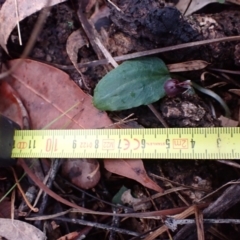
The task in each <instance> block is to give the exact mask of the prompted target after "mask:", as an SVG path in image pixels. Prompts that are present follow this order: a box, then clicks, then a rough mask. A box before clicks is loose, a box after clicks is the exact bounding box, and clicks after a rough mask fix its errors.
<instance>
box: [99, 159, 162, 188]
mask: <svg viewBox="0 0 240 240" xmlns="http://www.w3.org/2000/svg"><path fill="white" fill-rule="evenodd" d="M104 166H105V168H106V169H107V170H108V171H109V172H112V173H116V174H118V175H121V176H125V177H127V178H131V179H133V180H135V181H138V182H140V183H141V184H142V185H143V186H145V187H148V188H151V189H153V190H155V191H157V192H163V190H162V188H160V187H159V186H158V185H157V184H156V183H155V182H153V181H152V180H151V179H150V178H149V177H148V175H147V173H146V171H145V168H144V166H143V162H142V161H139V160H138V159H137V160H135V159H132V160H127V161H126V160H122V159H118V160H114V159H105V160H104Z"/></svg>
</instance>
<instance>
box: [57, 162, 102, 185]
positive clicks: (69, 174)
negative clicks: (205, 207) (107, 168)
mask: <svg viewBox="0 0 240 240" xmlns="http://www.w3.org/2000/svg"><path fill="white" fill-rule="evenodd" d="M62 174H63V175H64V176H65V177H66V178H68V179H69V180H70V181H71V182H72V183H73V184H74V185H76V186H78V187H80V188H83V189H89V188H93V187H95V186H96V185H97V184H98V182H99V180H100V177H101V175H100V170H99V163H98V161H97V160H96V159H69V160H67V161H66V162H64V163H63V165H62Z"/></svg>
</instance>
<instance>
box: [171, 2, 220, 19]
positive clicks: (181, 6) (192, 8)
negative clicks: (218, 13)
mask: <svg viewBox="0 0 240 240" xmlns="http://www.w3.org/2000/svg"><path fill="white" fill-rule="evenodd" d="M189 2H191V4H190V5H189ZM214 2H218V1H217V0H180V1H178V3H177V4H176V6H175V7H176V8H177V9H178V10H179V11H180V12H181V13H185V11H186V10H187V12H186V13H185V16H188V15H191V14H192V13H194V12H196V11H197V10H200V9H201V8H203V7H204V6H206V5H208V4H209V3H214ZM188 6H189V7H188Z"/></svg>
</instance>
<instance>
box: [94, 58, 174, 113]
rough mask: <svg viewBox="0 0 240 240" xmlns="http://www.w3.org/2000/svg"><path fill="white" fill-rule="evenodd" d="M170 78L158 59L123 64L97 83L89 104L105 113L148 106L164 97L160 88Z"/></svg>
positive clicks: (165, 67)
mask: <svg viewBox="0 0 240 240" xmlns="http://www.w3.org/2000/svg"><path fill="white" fill-rule="evenodd" d="M170 78H171V77H170V74H169V71H168V69H167V66H166V65H165V64H164V62H163V61H162V60H161V59H159V58H156V57H152V58H141V59H136V60H130V61H125V62H124V63H122V64H121V65H120V66H118V67H117V68H115V69H113V70H112V71H111V72H109V73H108V74H107V75H105V76H104V77H103V78H102V79H101V80H100V81H99V83H98V84H97V86H96V88H95V90H94V97H93V104H94V106H95V107H96V108H98V109H101V110H107V111H119V110H124V109H129V108H133V107H138V106H141V105H148V104H150V103H153V102H156V101H157V100H159V99H160V98H162V97H164V96H165V91H164V89H163V85H164V83H165V81H166V80H168V79H170Z"/></svg>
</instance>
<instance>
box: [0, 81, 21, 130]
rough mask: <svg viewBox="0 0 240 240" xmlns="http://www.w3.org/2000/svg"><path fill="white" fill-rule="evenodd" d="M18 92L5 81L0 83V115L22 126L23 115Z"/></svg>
mask: <svg viewBox="0 0 240 240" xmlns="http://www.w3.org/2000/svg"><path fill="white" fill-rule="evenodd" d="M16 94H17V93H16V91H15V90H14V89H12V87H11V86H10V85H9V84H8V83H7V82H5V81H0V103H1V104H0V113H2V115H4V116H6V117H8V118H10V119H12V120H13V121H14V122H16V123H17V124H18V125H19V126H22V114H21V108H20V106H19V103H18V101H17V99H16Z"/></svg>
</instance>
